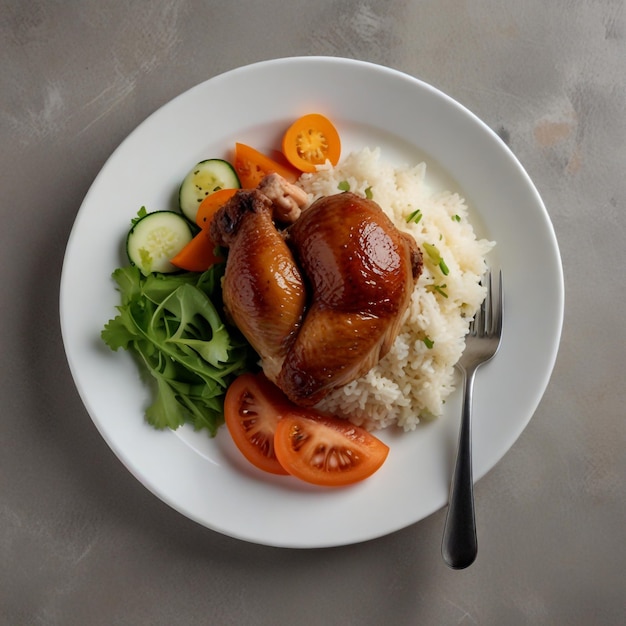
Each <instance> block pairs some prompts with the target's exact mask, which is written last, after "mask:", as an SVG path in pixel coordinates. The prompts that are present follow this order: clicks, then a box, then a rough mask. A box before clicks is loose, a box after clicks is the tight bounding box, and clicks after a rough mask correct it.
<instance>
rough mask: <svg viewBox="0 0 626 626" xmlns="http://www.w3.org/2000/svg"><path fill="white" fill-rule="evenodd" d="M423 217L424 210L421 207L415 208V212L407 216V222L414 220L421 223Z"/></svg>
mask: <svg viewBox="0 0 626 626" xmlns="http://www.w3.org/2000/svg"><path fill="white" fill-rule="evenodd" d="M421 219H422V211H421V210H420V209H415V211H413V213H411V214H410V215H409V216H408V217H407V218H406V223H407V224H409V223H410V222H414V223H415V224H419V221H420V220H421Z"/></svg>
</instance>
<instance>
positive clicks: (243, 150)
mask: <svg viewBox="0 0 626 626" xmlns="http://www.w3.org/2000/svg"><path fill="white" fill-rule="evenodd" d="M233 165H234V167H235V171H236V172H237V176H238V177H239V181H240V182H241V187H242V188H243V189H254V188H255V187H257V186H258V184H259V183H260V182H261V179H262V178H263V177H264V176H267V175H268V174H273V173H276V174H280V175H281V176H282V177H283V178H286V179H287V180H288V181H289V182H290V183H294V182H295V181H296V180H297V179H298V176H299V173H298V172H297V171H294V170H293V169H292V168H290V167H286V166H285V165H282V164H280V163H278V162H277V161H274V159H270V157H268V156H265V155H264V154H262V153H261V152H259V151H258V150H255V149H254V148H251V147H250V146H247V145H246V144H243V143H236V144H235V159H234V163H233Z"/></svg>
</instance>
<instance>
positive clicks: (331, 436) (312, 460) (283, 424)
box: [274, 409, 389, 487]
mask: <svg viewBox="0 0 626 626" xmlns="http://www.w3.org/2000/svg"><path fill="white" fill-rule="evenodd" d="M274 449H275V453H276V457H277V459H278V461H279V462H280V463H281V465H282V466H283V467H284V468H285V469H286V470H287V471H288V472H289V473H290V474H292V475H293V476H296V477H297V478H300V479H301V480H304V481H306V482H308V483H313V484H315V485H323V486H328V487H339V486H343V485H350V484H353V483H356V482H358V481H361V480H364V479H365V478H368V477H369V476H371V475H372V474H373V473H374V472H376V471H377V470H378V469H379V468H380V467H381V465H382V464H383V463H384V462H385V459H386V458H387V455H388V453H389V447H388V446H387V445H386V444H385V443H383V442H382V441H380V439H378V438H377V437H375V436H374V435H372V434H371V433H369V432H367V431H366V430H364V429H363V428H359V427H358V426H354V425H353V424H351V423H350V422H348V421H347V420H344V419H340V418H337V417H332V416H329V415H323V414H320V413H317V412H315V411H305V410H304V409H296V410H294V411H289V412H287V413H285V414H284V415H283V417H282V418H281V419H280V421H279V422H278V423H277V425H276V432H275V434H274Z"/></svg>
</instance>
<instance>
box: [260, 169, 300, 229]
mask: <svg viewBox="0 0 626 626" xmlns="http://www.w3.org/2000/svg"><path fill="white" fill-rule="evenodd" d="M257 189H258V190H259V191H260V192H261V193H262V194H263V195H265V196H267V197H268V198H269V199H270V200H271V202H272V205H273V206H274V219H276V220H278V221H279V222H284V223H288V224H291V223H293V222H295V221H296V220H297V219H298V218H299V217H300V213H301V211H302V209H303V208H305V207H306V205H307V204H308V203H309V196H308V194H307V193H306V191H304V189H301V188H300V187H298V186H296V185H294V184H293V183H290V182H289V181H288V180H285V178H283V177H282V176H281V175H280V174H268V175H267V176H264V177H263V179H262V180H261V182H260V183H259V186H258V187H257Z"/></svg>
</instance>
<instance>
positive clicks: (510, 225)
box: [60, 57, 563, 548]
mask: <svg viewBox="0 0 626 626" xmlns="http://www.w3.org/2000/svg"><path fill="white" fill-rule="evenodd" d="M309 112H322V113H326V114H327V115H328V116H329V117H330V118H332V119H333V120H334V121H335V122H336V124H337V126H338V128H339V131H340V133H341V136H342V139H343V144H344V154H346V153H347V152H348V151H349V150H351V149H355V148H360V147H364V146H371V147H374V146H380V147H381V149H382V158H383V159H385V160H392V161H403V162H407V163H416V162H418V161H420V160H426V162H427V164H428V166H429V177H430V180H431V182H432V184H433V185H435V186H439V185H445V186H446V187H448V188H453V189H456V190H458V191H460V192H461V194H462V195H464V196H465V198H466V199H467V200H468V202H469V204H470V207H471V211H472V215H473V219H474V223H475V225H476V228H477V230H478V231H479V234H480V235H482V236H487V237H489V238H492V239H495V240H496V241H497V243H498V245H497V248H496V250H495V251H494V252H492V253H491V256H490V262H491V264H492V265H494V266H495V267H498V266H499V267H501V268H502V270H503V274H504V279H505V289H506V304H507V307H506V314H505V320H504V338H503V341H502V346H501V350H500V352H499V354H498V356H497V358H496V359H494V360H493V361H492V362H491V363H489V364H488V365H486V366H484V367H483V368H482V369H481V371H480V372H479V376H478V380H477V386H476V390H475V397H474V409H475V421H474V472H475V473H474V475H475V478H476V479H479V478H480V477H481V476H483V475H484V474H485V473H486V472H487V471H488V470H489V469H491V468H492V467H493V466H494V465H495V464H496V462H497V461H498V460H499V459H500V458H501V457H502V456H503V455H504V454H505V452H506V451H507V450H508V449H509V448H510V446H511V445H512V444H513V443H514V442H515V440H516V439H517V437H518V436H519V435H520V433H521V432H522V430H523V429H524V427H525V426H526V425H527V423H528V421H529V420H530V418H531V417H532V415H533V413H534V411H535V409H536V407H537V405H538V403H539V401H540V399H541V397H542V395H543V392H544V390H545V388H546V385H547V383H548V380H549V377H550V374H551V372H552V368H553V366H554V362H555V358H556V353H557V349H558V344H559V339H560V334H561V326H562V319H563V274H562V267H561V261H560V257H559V251H558V246H557V241H556V238H555V235H554V231H553V228H552V225H551V223H550V219H549V217H548V214H547V212H546V210H545V208H544V205H543V203H542V201H541V198H540V197H539V195H538V193H537V191H536V190H535V187H534V186H533V184H532V182H531V181H530V179H529V178H528V176H527V174H526V173H525V171H524V170H523V168H522V167H521V165H520V164H519V163H518V161H517V160H516V158H515V157H514V156H513V154H512V153H511V152H510V151H509V150H508V148H507V147H506V146H505V145H504V144H503V143H502V141H500V139H499V138H498V137H497V136H496V135H495V134H494V133H493V132H492V131H491V130H490V129H489V128H488V127H487V126H485V124H483V123H482V122H481V121H480V120H478V119H477V118H476V117H475V116H474V115H472V114H471V113H470V112H468V111H467V110H466V109H465V108H463V107H462V106H461V105H459V104H458V103H457V102H455V101H454V100H452V99H451V98H449V97H448V96H446V95H444V94H442V93H441V92H439V91H437V90H436V89H434V88H433V87H431V86H429V85H427V84H425V83H423V82H420V81H419V80H417V79H415V78H413V77H410V76H407V75H405V74H402V73H400V72H397V71H394V70H391V69H388V68H384V67H380V66H376V65H372V64H369V63H364V62H359V61H353V60H347V59H339V58H326V57H305V58H290V59H280V60H275V61H268V62H263V63H258V64H254V65H250V66H247V67H243V68H240V69H237V70H234V71H231V72H228V73H226V74H223V75H220V76H217V77H215V78H212V79H211V80H208V81H206V82H204V83H202V84H200V85H198V86H196V87H194V88H193V89H191V90H189V91H187V92H186V93H183V94H182V95H181V96H179V97H177V98H175V99H174V100H172V101H171V102H170V103H168V104H167V105H165V106H164V107H162V108H161V109H159V110H158V111H157V112H156V113H154V114H153V115H151V116H150V117H149V118H148V119H147V120H146V121H145V122H143V123H142V124H141V125H140V126H139V127H138V128H137V129H136V130H135V131H134V132H133V133H131V134H130V136H129V137H128V138H127V139H126V140H125V141H124V142H123V143H122V144H121V145H120V147H119V148H118V149H117V150H116V151H115V152H114V153H113V155H112V156H111V157H110V159H109V160H108V161H107V163H106V164H105V166H104V167H103V168H102V171H101V172H100V174H99V175H98V177H97V178H96V180H95V181H94V183H93V185H92V187H91V189H90V190H89V193H88V194H87V196H86V198H85V200H84V202H83V205H82V206H81V208H80V211H79V213H78V216H77V218H76V222H75V224H74V227H73V230H72V234H71V236H70V239H69V243H68V246H67V251H66V256H65V261H64V266H63V275H62V280H61V293H60V306H61V326H62V332H63V340H64V343H65V349H66V352H67V357H68V361H69V364H70V368H71V371H72V375H73V377H74V380H75V382H76V386H77V388H78V391H79V393H80V395H81V397H82V400H83V402H84V404H85V406H86V408H87V410H88V412H89V414H90V415H91V418H92V419H93V421H94V423H95V424H96V426H97V428H98V429H99V431H100V433H101V434H102V436H103V437H104V438H105V440H106V441H107V443H108V444H109V446H110V447H111V448H112V449H113V451H114V452H115V454H116V455H117V456H118V457H119V458H120V460H121V461H122V462H123V463H124V464H125V465H126V467H127V468H128V469H129V470H130V472H132V474H134V475H135V476H136V477H137V478H138V479H139V480H140V481H141V482H142V483H143V484H144V485H145V486H146V487H147V488H148V489H150V490H151V491H152V492H153V493H154V494H156V495H157V496H158V497H159V498H161V499H162V500H163V501H164V502H166V503H167V504H169V505H170V506H172V507H173V508H175V509H176V510H178V511H180V512H181V513H182V514H184V515H186V516H187V517H189V518H191V519H193V520H196V521H197V522H199V523H200V524H203V525H205V526H207V527H209V528H212V529H214V530H216V531H219V532H221V533H224V534H226V535H230V536H232V537H237V538H240V539H244V540H247V541H251V542H255V543H260V544H267V545H273V546H286V547H299V548H312V547H323V546H336V545H342V544H350V543H356V542H360V541H364V540H368V539H372V538H374V537H379V536H382V535H385V534H387V533H390V532H393V531H395V530H398V529H401V528H403V527H405V526H407V525H409V524H412V523H414V522H417V521H418V520H421V519H423V518H424V517H426V516H427V515H429V514H431V513H433V512H434V511H436V510H438V509H439V508H441V507H442V506H444V505H445V503H446V498H447V493H448V484H449V480H450V474H451V468H452V464H453V457H454V452H455V447H456V438H457V429H458V422H459V413H460V394H459V392H456V393H455V394H453V396H452V397H451V398H450V400H449V401H448V403H447V413H446V414H445V415H444V416H442V417H441V418H440V419H439V420H437V421H435V422H433V423H429V424H424V425H422V426H420V427H419V428H418V430H417V431H415V432H413V433H409V434H402V435H399V434H394V433H392V432H383V433H382V435H381V436H382V438H383V439H384V440H385V441H386V442H387V443H388V444H389V445H390V447H391V453H390V455H389V457H388V460H387V462H386V463H385V465H384V466H383V468H382V469H381V470H380V471H379V472H378V473H377V474H375V475H374V476H373V477H372V478H371V479H369V480H367V481H365V482H363V483H361V484H358V485H356V486H354V487H350V488H346V489H340V490H328V489H318V488H314V487H309V486H306V485H304V484H302V483H299V482H297V481H295V479H291V478H287V477H271V476H268V475H261V473H260V472H257V471H255V469H254V468H252V467H251V466H249V465H248V464H247V463H246V462H245V461H243V460H242V459H241V458H240V456H239V455H238V453H237V452H236V451H235V450H234V448H233V445H232V443H231V441H230V440H229V437H228V435H227V433H226V432H225V429H221V431H220V433H219V435H218V436H217V438H215V439H213V440H212V439H210V438H209V437H208V436H207V435H205V434H202V433H195V432H193V431H192V430H191V429H187V428H183V429H181V430H180V431H178V432H176V433H175V432H169V431H168V432H157V431H155V430H153V429H152V428H150V427H149V426H147V425H146V424H145V423H144V420H143V411H144V408H145V407H146V405H147V403H148V401H149V397H148V393H147V389H146V388H145V386H144V385H143V384H142V383H141V382H140V379H139V375H138V372H137V368H136V366H135V363H134V362H133V361H132V360H131V358H130V357H129V356H128V354H125V353H113V352H111V351H110V350H109V349H108V348H107V347H106V346H105V345H104V344H103V343H102V341H101V340H100V330H101V329H102V327H103V326H104V324H105V323H106V322H107V320H108V319H110V318H111V317H112V316H113V315H114V308H115V306H116V305H117V304H118V302H119V294H118V292H117V291H116V290H115V288H114V284H113V282H112V280H111V279H110V275H111V273H112V271H113V270H114V269H115V268H116V267H118V266H119V265H121V264H122V263H124V262H125V260H124V257H123V253H122V244H123V239H124V236H125V234H126V230H127V227H128V224H129V220H130V218H131V217H133V216H134V215H135V213H136V211H137V210H138V209H139V207H141V206H142V205H146V207H147V208H148V210H149V211H153V210H156V209H162V208H168V207H171V206H172V205H173V203H174V201H175V194H176V191H177V188H178V185H179V182H180V181H181V180H182V178H183V177H184V175H185V173H186V172H187V171H188V169H189V168H190V167H191V166H192V165H193V164H194V163H196V162H197V161H199V160H201V159H203V158H210V157H216V156H224V157H227V156H228V154H229V150H230V149H231V147H232V146H233V144H234V142H235V141H236V140H238V141H243V142H244V143H249V144H251V145H253V146H255V147H257V148H259V149H261V150H266V149H271V148H276V147H278V146H279V138H280V136H281V133H282V131H283V130H284V129H285V128H286V126H287V124H288V123H289V122H290V121H291V120H293V119H295V118H296V117H298V116H299V115H301V114H305V113H309ZM520 480H523V478H522V479H520Z"/></svg>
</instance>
